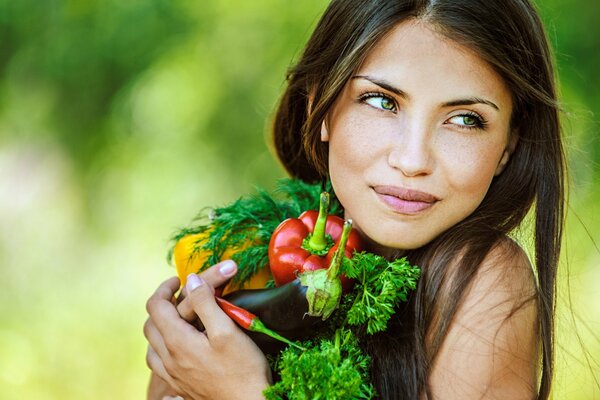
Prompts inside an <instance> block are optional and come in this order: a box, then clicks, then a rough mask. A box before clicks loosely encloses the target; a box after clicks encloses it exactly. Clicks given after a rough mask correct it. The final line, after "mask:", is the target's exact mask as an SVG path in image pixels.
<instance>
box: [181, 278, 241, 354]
mask: <svg viewBox="0 0 600 400" xmlns="http://www.w3.org/2000/svg"><path fill="white" fill-rule="evenodd" d="M186 288H187V290H188V299H189V300H190V302H191V305H192V308H193V309H194V312H195V313H196V314H197V315H198V317H199V318H200V321H202V324H203V325H204V327H205V328H206V335H207V336H208V340H209V342H210V343H211V344H214V343H215V342H216V341H220V340H221V338H222V337H223V336H226V335H227V334H228V332H232V331H233V330H235V329H236V325H235V323H234V322H233V321H232V320H231V319H230V318H229V317H228V316H227V315H226V314H225V313H224V312H223V311H222V310H221V308H220V307H219V306H218V305H217V302H216V301H215V297H214V294H213V292H212V291H211V289H210V287H209V285H208V284H207V283H206V282H204V281H203V280H202V278H199V277H198V276H197V275H195V274H190V275H189V276H188V278H187V284H186Z"/></svg>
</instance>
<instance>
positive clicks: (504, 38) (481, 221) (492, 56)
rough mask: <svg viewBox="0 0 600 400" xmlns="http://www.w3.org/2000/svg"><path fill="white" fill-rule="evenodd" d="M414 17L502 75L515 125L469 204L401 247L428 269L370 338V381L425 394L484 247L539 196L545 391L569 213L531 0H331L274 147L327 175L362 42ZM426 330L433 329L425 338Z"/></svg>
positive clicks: (291, 87)
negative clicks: (485, 186) (512, 138)
mask: <svg viewBox="0 0 600 400" xmlns="http://www.w3.org/2000/svg"><path fill="white" fill-rule="evenodd" d="M411 18H416V19H421V20H424V21H426V22H427V23H428V24H430V25H431V26H432V27H434V29H437V30H438V31H439V32H440V33H442V34H443V35H445V36H446V37H448V38H450V39H452V40H454V41H456V42H458V43H461V44H463V45H465V46H467V47H469V48H471V49H472V50H474V51H475V52H476V53H477V54H478V55H479V56H480V57H481V58H482V59H484V60H486V61H487V62H488V63H489V64H490V65H491V66H492V67H493V68H494V69H495V71H496V72H497V73H498V74H500V76H501V77H502V78H503V79H504V81H505V82H506V84H507V86H508V88H509V89H510V91H511V93H512V96H513V104H514V106H513V115H512V119H511V124H512V128H513V131H514V132H517V135H518V139H519V140H518V145H517V147H516V149H515V151H514V153H513V154H512V157H511V160H510V161H509V163H508V165H507V166H506V169H505V170H504V171H503V173H502V174H500V175H499V176H497V177H496V178H494V181H493V182H492V185H491V187H490V189H489V191H488V193H487V195H486V197H485V198H484V200H483V202H482V203H481V205H480V206H479V207H478V208H477V209H476V210H475V211H474V213H473V214H472V215H470V216H469V217H467V218H466V219H465V220H463V221H462V222H460V223H459V224H457V225H455V226H453V227H452V228H450V229H449V230H447V231H446V232H444V233H443V234H441V235H440V236H439V237H437V238H435V239H434V240H433V241H432V242H431V243H429V244H427V245H425V246H423V247H422V248H419V249H415V250H412V251H410V252H409V253H408V257H409V259H410V260H411V261H412V262H413V263H415V264H417V265H420V266H421V267H422V269H423V275H422V278H421V281H420V283H419V286H418V289H417V291H416V292H415V293H414V294H413V296H412V298H411V299H410V301H409V303H407V304H406V306H405V308H403V309H402V310H398V317H397V318H395V319H394V320H393V321H392V322H391V323H390V326H389V328H388V331H387V332H385V333H383V334H380V335H376V336H375V337H373V338H372V339H371V340H369V342H368V343H367V344H366V349H367V351H368V352H369V353H370V354H371V355H372V356H373V369H372V371H373V381H374V382H375V384H376V388H377V390H378V393H379V394H380V395H381V396H382V397H383V398H390V399H391V398H399V399H416V398H418V397H419V395H420V394H422V393H425V392H426V393H428V394H429V390H428V388H427V379H428V375H429V372H430V366H431V364H432V361H433V359H434V358H435V355H436V354H437V352H438V350H439V348H440V346H441V343H442V340H443V338H444V336H445V335H446V332H447V330H448V327H449V325H450V322H451V320H452V317H453V315H454V313H455V312H456V309H457V307H458V305H459V303H460V300H461V294H462V293H464V292H465V290H466V289H467V287H468V285H469V283H470V282H471V281H472V279H473V278H474V276H475V274H476V272H477V271H478V268H479V266H480V265H481V262H482V261H483V259H484V258H485V257H486V255H487V254H488V253H489V251H490V250H491V249H492V248H493V247H494V246H495V245H497V244H498V242H499V241H500V240H501V239H502V238H503V237H505V236H506V235H507V234H508V233H510V232H511V231H513V230H514V229H515V228H516V227H517V226H518V225H519V224H520V223H521V222H522V221H523V219H524V218H525V216H526V215H527V213H528V211H529V210H530V209H531V208H532V206H534V210H535V222H534V224H535V230H534V238H535V257H534V258H535V259H534V264H535V268H536V278H537V294H536V296H535V299H534V300H535V301H536V304H537V307H538V320H539V335H540V341H541V348H542V354H541V365H542V367H541V380H540V386H539V391H538V399H547V398H548V396H549V394H550V388H551V381H552V374H553V332H554V308H555V277H556V269H557V265H558V257H559V253H560V245H561V237H562V224H563V219H564V215H563V213H564V211H563V203H564V182H563V181H564V165H563V160H564V155H563V148H562V144H561V137H560V127H559V112H558V106H557V100H556V92H555V82H554V80H555V77H554V68H553V63H552V56H551V52H550V50H549V46H548V41H547V38H546V35H545V32H544V29H543V26H542V23H541V21H540V19H539V16H538V14H537V12H536V10H535V9H534V7H533V6H532V4H531V3H530V2H529V1H528V0H380V1H366V0H333V1H332V2H331V4H330V5H329V7H328V8H327V10H326V11H325V13H324V15H323V16H322V18H321V20H320V21H319V23H318V25H317V27H316V29H315V31H314V33H313V35H312V37H311V38H310V40H309V42H308V44H307V46H306V48H305V50H304V52H303V54H302V56H301V58H300V60H299V62H298V63H297V64H296V65H295V66H294V67H293V68H292V69H291V70H290V71H289V73H288V76H287V80H288V86H287V89H286V91H285V93H284V94H283V97H282V98H281V101H280V103H279V108H278V110H277V113H276V115H275V120H274V127H273V129H274V136H273V139H274V143H275V148H276V150H277V154H278V157H279V158H280V160H281V162H282V163H283V165H284V166H285V168H286V169H287V171H288V172H289V173H290V174H291V175H292V176H295V177H298V178H301V179H304V180H307V181H316V180H321V179H324V178H325V177H326V176H327V153H328V148H327V144H325V143H322V142H321V141H320V128H321V123H322V121H323V120H324V119H325V116H326V115H327V113H328V111H329V110H330V109H331V107H332V105H333V104H334V102H335V101H336V99H337V97H338V96H339V94H340V93H341V91H342V89H343V88H344V86H345V84H346V83H347V81H348V80H349V79H350V77H351V76H353V74H354V73H355V72H356V71H357V69H358V68H359V67H360V66H361V64H362V62H363V61H364V60H365V58H366V56H367V55H368V53H369V51H370V50H371V49H372V48H373V47H374V46H375V45H376V44H377V42H378V41H379V40H380V39H381V38H383V37H384V36H385V35H386V34H387V33H388V32H389V31H390V30H391V29H392V28H393V27H394V26H396V25H397V24H398V23H400V22H402V21H405V20H408V19H411ZM309 94H310V95H309ZM309 98H310V105H309ZM457 254H461V258H460V262H459V266H458V270H457V271H456V274H453V276H455V277H458V278H456V279H452V280H448V279H446V278H447V277H446V274H447V266H448V265H450V264H451V263H452V262H453V261H456V257H457ZM442 305H443V306H442ZM436 312H437V313H438V314H436ZM435 315H438V316H437V317H436V316H435ZM427 335H430V337H431V335H433V336H432V340H431V341H428V345H427V346H426V345H425V338H426V337H427Z"/></svg>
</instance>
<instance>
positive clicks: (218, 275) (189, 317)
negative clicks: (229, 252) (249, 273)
mask: <svg viewBox="0 0 600 400" xmlns="http://www.w3.org/2000/svg"><path fill="white" fill-rule="evenodd" d="M236 272H237V264H236V263H235V262H233V261H231V260H225V261H221V262H220V263H218V264H215V265H213V266H212V267H210V268H208V269H207V270H205V271H203V272H202V273H201V274H200V277H201V278H202V279H203V280H204V281H205V282H206V283H207V284H208V286H209V287H210V289H211V290H212V292H213V294H214V290H215V288H217V287H219V286H221V285H224V284H225V283H226V282H227V281H228V280H229V279H231V277H232V276H234V275H235V274H236ZM182 293H183V296H184V299H183V301H182V302H181V303H179V304H178V305H177V311H178V312H179V315H181V317H182V318H183V319H185V320H186V321H188V322H192V321H193V320H195V319H196V318H197V315H196V313H195V312H194V308H193V307H192V305H191V302H190V301H189V300H188V299H187V298H185V297H187V295H188V289H187V286H186V287H185V288H184V289H183V292H182Z"/></svg>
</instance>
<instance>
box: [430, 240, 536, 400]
mask: <svg viewBox="0 0 600 400" xmlns="http://www.w3.org/2000/svg"><path fill="white" fill-rule="evenodd" d="M534 279H535V278H534V276H533V272H532V269H531V265H530V264H529V261H528V259H527V257H526V255H525V254H524V252H523V250H522V249H521V248H520V247H518V245H516V244H515V243H513V242H512V241H510V240H508V239H507V240H505V241H504V242H502V243H501V244H499V245H498V246H496V247H495V248H494V249H493V250H492V251H491V252H490V254H489V255H488V256H487V257H486V259H485V260H484V262H483V264H482V266H481V268H480V270H479V272H478V274H477V276H476V277H475V278H474V281H473V282H472V284H471V286H470V289H469V290H468V291H467V293H465V294H464V295H463V300H462V302H461V304H460V306H459V308H458V310H457V313H456V315H455V317H454V319H453V322H452V323H451V325H450V327H449V331H448V334H447V336H446V338H445V339H444V342H443V343H442V346H441V348H440V350H439V352H438V354H437V357H436V358H435V360H434V363H433V367H432V370H431V375H430V379H429V384H430V388H431V391H432V393H433V397H434V399H447V400H452V399H461V400H466V399H514V400H519V399H533V398H535V396H536V393H537V379H536V377H537V366H538V344H539V342H538V323H537V302H536V301H535V300H534V295H535V284H534Z"/></svg>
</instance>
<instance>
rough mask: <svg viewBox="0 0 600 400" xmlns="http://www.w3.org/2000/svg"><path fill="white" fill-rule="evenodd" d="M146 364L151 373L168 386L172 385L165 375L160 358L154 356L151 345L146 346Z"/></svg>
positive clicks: (168, 376) (171, 381) (156, 355)
mask: <svg viewBox="0 0 600 400" xmlns="http://www.w3.org/2000/svg"><path fill="white" fill-rule="evenodd" d="M146 364H147V365H148V368H150V369H151V370H152V372H154V373H155V374H156V375H158V376H159V377H160V378H161V379H162V380H164V381H165V382H167V383H169V384H172V383H173V379H172V378H171V376H170V375H169V374H168V373H167V370H166V369H165V365H164V364H163V362H162V360H161V358H160V357H159V356H158V354H156V352H155V351H154V349H153V348H152V346H151V345H149V346H148V350H147V351H146Z"/></svg>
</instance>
